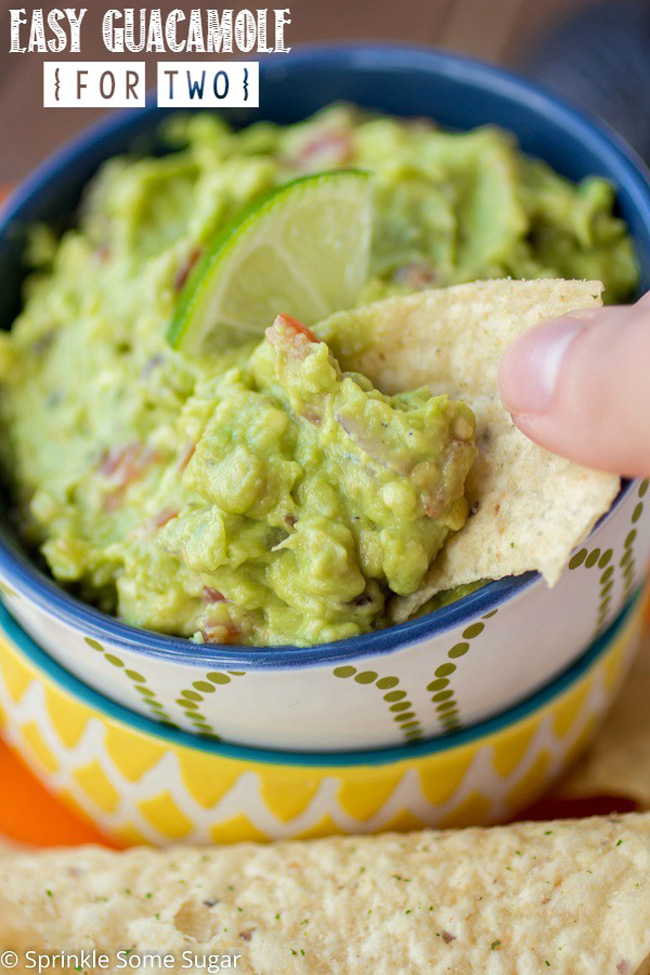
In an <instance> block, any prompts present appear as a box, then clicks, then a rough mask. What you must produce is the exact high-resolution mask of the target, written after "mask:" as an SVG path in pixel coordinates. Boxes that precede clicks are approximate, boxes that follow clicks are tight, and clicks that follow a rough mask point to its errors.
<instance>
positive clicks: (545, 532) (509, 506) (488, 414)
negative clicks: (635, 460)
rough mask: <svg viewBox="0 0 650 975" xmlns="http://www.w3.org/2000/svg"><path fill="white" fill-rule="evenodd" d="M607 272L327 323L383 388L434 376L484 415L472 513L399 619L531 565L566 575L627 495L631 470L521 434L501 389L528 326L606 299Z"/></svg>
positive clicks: (397, 306)
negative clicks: (575, 553) (460, 589)
mask: <svg viewBox="0 0 650 975" xmlns="http://www.w3.org/2000/svg"><path fill="white" fill-rule="evenodd" d="M601 291H602V285H601V284H600V283H599V282H597V281H563V280H541V281H510V280H495V281H479V282H476V283H472V284H464V285H459V286H458V287H453V288H446V289H440V290H435V291H423V292H420V293H418V294H415V295H409V296H408V297H405V298H399V297H398V298H389V299H387V300H384V301H381V302H377V303H376V304H373V305H368V306H366V307H365V308H360V309H357V310H354V311H351V312H340V313H339V314H337V315H334V316H333V317H332V318H330V319H328V321H327V322H324V323H323V324H322V325H321V326H319V328H318V333H319V335H321V336H322V337H323V338H325V339H326V341H328V342H329V343H330V344H331V345H332V347H333V350H334V352H335V354H336V355H338V357H339V359H340V361H341V364H342V366H343V368H344V369H350V370H357V371H359V372H362V373H364V374H365V375H367V376H368V377H369V378H370V379H371V380H372V381H373V383H374V384H375V385H376V386H377V387H378V388H379V389H381V390H382V391H383V392H387V393H395V392H398V391H399V390H404V389H414V388H416V387H418V386H423V385H427V386H429V387H430V388H431V389H432V391H433V392H435V393H443V392H445V393H448V394H449V396H450V397H451V398H453V399H462V400H464V401H465V402H466V403H467V404H468V406H470V407H471V408H472V410H473V411H474V414H475V416H476V438H477V445H478V448H479V457H478V459H477V461H476V463H475V464H474V467H473V469H472V471H471V472H470V475H469V478H468V481H467V496H468V500H469V502H470V505H471V510H472V512H473V513H472V514H471V515H470V518H469V519H468V521H467V524H466V525H465V527H464V528H463V529H461V531H460V532H458V534H456V535H454V536H453V537H452V538H450V539H449V541H448V542H447V544H446V546H445V549H444V551H443V554H442V555H441V556H440V557H439V558H438V559H437V560H436V562H435V563H434V565H433V566H432V567H431V569H430V571H429V573H428V575H427V577H426V579H425V582H424V584H423V586H422V588H421V589H420V590H419V591H418V592H417V593H415V594H413V595H411V596H406V597H400V598H396V599H395V600H394V602H393V607H392V612H391V615H392V617H393V619H394V620H395V621H399V620H403V619H406V618H407V617H409V616H411V615H412V614H413V613H414V612H415V611H416V610H417V609H418V608H419V607H420V606H422V605H423V603H425V602H426V601H427V600H428V599H429V598H430V597H431V596H433V595H434V594H435V593H437V592H440V591H441V590H445V589H453V588H454V587H455V586H459V585H463V584H465V583H469V582H475V581H476V580H477V579H500V578H502V577H504V576H509V575H520V574H521V573H524V572H527V571H528V570H530V569H537V570H538V571H539V572H541V573H542V575H543V576H544V578H545V579H546V581H547V583H548V584H549V586H553V585H555V583H556V582H557V581H558V579H559V577H560V575H561V574H562V571H563V569H564V568H565V566H566V564H567V562H568V560H569V557H570V555H571V552H572V550H573V549H574V548H575V546H576V545H578V544H579V543H580V542H581V541H582V540H583V539H584V538H585V537H586V536H587V535H588V534H589V532H590V531H591V529H592V528H593V526H594V525H595V523H596V521H597V520H598V518H599V517H600V516H601V515H602V514H604V513H605V512H606V511H607V510H608V509H609V507H610V505H611V503H612V501H613V500H614V498H615V497H616V495H617V493H618V491H619V487H620V479H619V478H618V477H617V476H616V475H614V474H606V473H602V472H596V471H592V470H589V469H587V468H585V467H582V466H580V465H578V464H574V463H572V462H571V461H568V460H565V459H564V458H562V457H558V456H556V455H555V454H552V453H549V452H548V451H546V450H544V449H543V448H542V447H538V446H537V445H536V444H534V443H533V442H532V441H531V440H529V439H528V438H527V437H525V436H524V435H523V433H521V432H520V431H519V430H518V429H517V427H516V426H515V425H514V423H513V422H512V419H511V417H510V415H509V414H508V413H507V412H506V411H505V410H504V408H503V406H502V405H501V400H500V399H499V393H498V389H497V370H498V365H499V360H500V358H501V355H502V354H503V352H504V350H505V349H506V347H507V346H508V345H509V344H510V343H511V342H512V341H513V340H514V339H515V338H516V337H517V336H518V335H520V334H521V333H522V332H524V331H525V330H526V329H527V328H531V327H532V326H533V325H536V324H538V323H539V322H541V321H543V320H544V319H547V318H556V317H558V316H560V315H565V314H567V312H570V311H572V310H573V311H575V310H577V309H579V308H587V307H589V306H592V305H598V304H600V303H601V302H600V293H601Z"/></svg>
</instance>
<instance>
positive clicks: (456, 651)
mask: <svg viewBox="0 0 650 975" xmlns="http://www.w3.org/2000/svg"><path fill="white" fill-rule="evenodd" d="M498 612H499V610H498V608H497V609H493V610H491V611H490V612H489V613H485V615H484V616H482V617H481V620H482V621H485V620H489V619H492V618H493V617H494V616H496V614H497V613H498ZM484 629H485V622H476V623H470V625H469V626H467V627H465V629H464V630H463V632H462V638H463V639H462V642H459V643H455V644H454V645H453V646H452V647H450V649H449V650H448V651H447V657H448V658H449V660H458V658H459V657H464V656H465V654H466V653H469V650H470V644H471V641H472V640H475V639H476V638H477V637H478V636H480V635H481V633H482V632H483V630H484ZM456 669H457V664H455V663H444V664H440V665H439V666H438V667H436V669H435V671H434V675H435V680H432V681H431V682H430V683H429V684H427V691H428V692H429V693H430V694H431V703H432V704H433V705H434V707H435V711H436V717H437V719H438V721H439V723H440V724H441V725H442V728H443V730H444V732H445V734H449V733H450V732H452V731H457V730H458V729H459V728H460V727H461V725H462V722H461V718H460V711H459V708H458V702H457V700H456V692H455V691H454V689H453V686H452V674H454V673H455V671H456Z"/></svg>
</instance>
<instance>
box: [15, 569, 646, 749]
mask: <svg viewBox="0 0 650 975" xmlns="http://www.w3.org/2000/svg"><path fill="white" fill-rule="evenodd" d="M642 594H643V587H641V588H639V589H637V590H636V592H635V593H634V594H633V596H632V597H631V598H630V600H629V601H628V603H627V604H626V606H625V607H624V609H623V611H622V612H621V613H620V614H619V615H618V616H617V618H616V619H615V620H614V622H613V623H612V624H611V625H610V626H609V627H608V628H607V629H606V630H605V631H604V633H602V634H601V635H600V636H599V637H598V638H597V639H596V640H595V641H594V642H593V643H592V644H591V646H590V647H589V649H588V650H587V651H586V653H584V654H583V655H582V656H581V657H580V658H579V659H578V660H576V661H575V662H574V663H573V664H571V666H570V667H568V668H567V669H566V670H565V671H563V673H562V674H560V675H559V676H558V677H555V678H554V679H553V680H552V681H551V682H550V683H548V684H546V685H545V686H544V687H543V688H541V690H538V691H536V692H535V693H534V694H532V695H531V696H530V697H529V698H527V699H526V700H525V701H522V702H520V703H519V704H516V705H515V706H514V707H512V708H509V709H508V710H506V711H503V712H502V713H501V714H498V715H496V716H495V717H492V718H488V719H487V720H486V721H482V722H480V723H479V724H475V725H472V726H471V727H469V728H466V729H464V730H463V731H458V732H454V733H453V734H451V735H448V736H443V737H439V738H434V739H430V740H427V741H424V742H418V743H415V744H412V743H409V744H404V745H397V746H394V747H392V748H377V749H367V750H361V751H349V752H318V751H314V752H291V751H281V750H276V749H265V748H259V747H249V746H246V745H231V744H228V743H225V742H214V741H208V740H206V739H204V738H200V737H198V736H194V735H191V734H189V732H187V731H180V730H175V729H169V728H165V727H163V726H162V725H160V724H159V723H158V722H156V721H153V720H151V718H146V717H144V716H143V715H140V714H136V713H135V712H133V711H129V710H128V708H125V707H123V706H122V705H121V704H116V703H115V701H112V700H109V699H108V698H106V697H104V696H103V695H102V694H100V693H99V692H98V691H96V690H95V689H94V688H92V687H89V686H88V685H87V684H84V683H83V682H82V681H80V680H79V678H78V677H75V676H73V675H72V674H71V673H69V672H68V671H67V670H64V668H63V667H61V665H60V664H58V663H57V662H56V661H55V660H53V659H52V658H51V657H49V656H48V655H47V654H46V653H45V651H44V650H41V648H40V647H39V646H38V645H37V644H36V643H34V641H33V640H32V638H31V637H30V636H29V635H28V634H27V633H26V632H25V631H24V630H23V629H22V627H21V626H20V625H19V624H18V623H17V622H16V620H14V618H13V617H12V616H10V614H9V613H8V612H7V610H6V609H4V607H2V606H0V634H3V635H4V636H5V637H6V638H8V639H9V641H10V642H11V643H12V644H13V645H14V646H15V647H17V648H18V649H19V650H20V652H21V653H22V654H23V656H25V657H26V658H27V659H28V660H29V662H30V663H31V664H32V665H33V666H34V667H36V669H37V670H39V671H41V672H42V673H44V674H45V675H46V677H48V678H49V679H50V680H52V681H53V682H54V683H55V684H56V685H57V686H58V687H59V688H60V689H62V690H63V691H65V692H66V693H68V694H70V695H71V696H72V697H74V698H75V700H79V701H81V702H82V703H83V704H85V705H87V706H89V707H90V708H92V709H93V710H95V711H99V712H100V713H101V714H102V716H104V717H106V718H107V719H109V720H111V721H115V722H117V723H118V724H121V725H124V726H126V727H127V728H128V729H129V730H132V731H136V732H140V733H142V734H145V735H150V736H153V737H155V738H159V739H161V740H163V741H166V742H168V743H169V744H172V745H176V746H177V747H181V748H190V749H193V750H195V751H200V752H204V753H208V754H212V755H218V756H220V757H222V758H229V759H233V760H236V761H240V762H257V763H260V764H265V765H284V766H294V767H295V766H304V767H308V768H349V767H351V766H380V765H393V764H397V763H399V762H406V761H412V760H416V759H419V758H423V757H425V756H428V755H436V754H439V753H442V752H451V751H453V750H454V749H457V748H462V747H464V746H465V745H470V744H473V743H475V742H477V741H479V740H481V739H487V738H489V737H491V736H493V735H495V734H497V733H499V732H503V731H505V730H506V729H507V728H510V727H513V726H514V725H517V724H519V723H521V722H523V721H525V720H527V719H528V718H530V717H532V716H533V715H534V714H536V713H537V712H538V711H540V710H542V709H543V708H544V707H546V706H547V705H548V704H550V703H551V702H552V701H553V700H555V699H556V698H559V697H560V696H561V695H562V694H564V693H565V692H566V691H568V690H569V689H570V688H571V687H572V686H573V685H574V684H576V683H577V682H578V681H579V680H580V679H581V678H582V677H584V676H585V675H586V674H588V673H589V671H590V670H591V669H592V668H593V667H594V666H595V665H596V663H597V662H598V660H600V658H601V657H603V656H604V655H605V654H606V653H607V651H608V650H609V649H610V647H611V646H612V644H613V643H614V642H615V641H616V640H617V639H618V637H619V636H620V635H621V633H622V632H623V630H624V628H625V625H626V624H627V623H628V622H629V621H630V619H631V618H632V615H633V613H634V612H635V611H636V610H637V609H638V608H639V604H640V603H641V601H642Z"/></svg>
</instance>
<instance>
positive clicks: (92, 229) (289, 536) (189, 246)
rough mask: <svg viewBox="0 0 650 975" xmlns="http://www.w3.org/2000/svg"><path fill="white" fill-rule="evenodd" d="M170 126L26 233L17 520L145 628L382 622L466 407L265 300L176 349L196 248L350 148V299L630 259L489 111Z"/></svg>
mask: <svg viewBox="0 0 650 975" xmlns="http://www.w3.org/2000/svg"><path fill="white" fill-rule="evenodd" d="M166 137H167V139H168V141H169V143H170V147H171V148H172V149H175V151H172V152H170V153H169V154H168V155H166V156H163V157H160V158H152V157H146V158H140V159H136V158H119V159H114V160H111V161H110V162H109V163H107V164H106V165H105V166H104V167H103V168H102V169H101V170H100V172H99V173H98V175H97V176H96V177H95V179H94V180H93V181H92V183H91V184H90V187H89V189H88V191H87V194H86V197H85V199H84V202H83V205H82V207H81V212H80V217H79V225H78V227H77V229H74V230H71V231H69V232H67V233H66V234H65V235H64V236H63V238H62V239H61V240H60V241H56V240H54V239H53V238H52V237H51V235H50V234H49V233H48V232H47V231H45V230H41V231H39V232H38V233H35V234H34V240H33V246H32V258H33V261H34V264H35V265H36V270H35V271H34V273H33V274H32V275H31V276H30V278H29V279H28V282H27V287H26V296H25V305H24V310H23V312H22V313H21V315H20V316H19V318H18V319H17V321H16V322H15V324H14V327H13V329H12V331H11V333H9V334H8V335H6V336H2V342H1V344H0V378H1V381H2V385H1V398H0V415H1V420H2V426H1V429H0V449H1V450H2V455H3V459H4V466H5V469H6V470H7V471H9V472H10V473H11V478H12V487H13V491H14V495H15V500H16V510H17V512H18V514H17V519H18V524H19V529H20V531H21V533H22V534H23V536H24V537H25V538H26V539H27V540H28V542H30V543H31V544H32V545H34V546H36V547H38V548H39V549H40V551H41V552H42V554H43V556H44V558H45V560H46V562H47V565H48V566H49V568H50V570H51V571H52V573H53V575H54V576H55V578H57V579H59V580H60V581H62V582H63V583H65V584H67V585H69V586H71V587H72V588H73V590H74V591H75V592H77V593H78V594H80V595H81V596H82V598H85V599H87V600H89V601H91V602H93V603H94V604H96V605H98V606H99V607H100V608H102V609H104V610H106V611H108V612H114V613H117V614H118V615H119V616H120V617H121V618H123V619H125V620H126V621H128V622H130V623H133V624H136V625H139V626H143V627H147V628H150V629H153V630H158V631H161V632H166V633H173V634H178V635H181V636H187V637H193V638H194V639H196V640H199V641H201V640H205V641H215V642H220V643H223V642H226V643H228V642H230V643H250V644H258V645H278V644H282V643H295V644H312V643H316V642H322V641H323V642H324V641H330V640H335V639H340V638H344V637H349V636H353V635H356V634H359V633H363V632H367V631H369V630H372V629H375V628H377V627H379V626H382V625H386V616H385V612H384V608H385V604H386V600H387V598H388V597H389V596H390V594H392V593H396V594H399V595H407V594H410V593H413V592H415V591H416V590H417V589H418V587H419V586H420V584H421V582H422V579H423V577H424V575H425V573H426V572H427V569H428V568H429V566H430V565H431V563H432V562H433V561H434V560H435V559H436V557H437V555H438V553H439V552H440V550H441V548H442V547H443V546H444V543H445V540H446V539H447V538H448V536H449V535H450V533H452V532H455V531H458V530H459V529H461V528H462V526H463V524H464V522H465V519H466V517H467V503H466V500H465V497H464V488H465V480H466V477H467V474H468V472H469V469H470V467H471V465H472V463H473V460H474V457H475V453H476V449H475V446H474V439H473V437H474V421H473V417H472V414H471V411H470V410H469V409H468V408H467V407H466V406H464V405H463V404H462V403H459V402H453V401H451V400H449V399H448V398H447V397H445V396H433V395H432V394H431V393H430V392H429V391H428V390H426V389H418V390H406V391H404V392H402V393H400V394H398V395H394V396H386V395H383V394H382V393H381V392H379V391H378V390H376V389H374V388H373V387H372V385H371V383H370V382H369V381H368V380H367V379H366V378H365V377H363V376H361V375H359V374H356V373H345V372H342V371H341V369H340V367H339V365H338V363H337V362H336V360H335V358H334V357H333V355H332V353H331V351H330V349H329V348H328V346H327V345H326V344H325V343H324V342H322V341H318V337H317V335H314V334H312V333H311V332H309V330H307V329H304V328H303V327H302V326H300V325H299V323H295V322H293V321H292V320H291V319H288V318H287V317H286V316H283V315H281V314H280V315H279V317H278V319H276V322H275V323H274V324H273V323H271V322H269V323H263V324H268V326H269V327H268V328H267V332H266V336H265V338H264V340H263V341H262V342H261V343H260V344H259V345H258V346H256V347H247V348H244V349H240V350H237V351H236V352H229V353H225V354H221V355H219V356H213V357H210V358H206V359H205V360H201V361H197V360H196V359H192V358H190V357H188V356H184V355H182V354H180V353H179V352H175V351H173V350H172V349H171V348H170V347H169V346H168V345H167V343H166V341H165V333H166V330H167V326H168V324H169V322H170V320H171V318H172V316H173V314H174V310H175V307H176V305H177V302H178V297H179V293H180V292H181V290H182V288H183V285H184V283H185V282H186V280H187V277H188V275H189V273H190V271H191V269H192V266H193V265H194V264H195V262H196V260H197V259H198V257H199V256H200V253H201V249H202V247H203V246H204V245H205V244H206V242H207V241H208V240H210V239H211V238H212V237H213V235H214V234H215V232H216V231H218V230H219V228H220V227H222V226H223V225H224V224H225V223H226V222H227V221H228V220H230V219H231V218H232V217H233V216H235V215H236V214H237V213H238V212H239V211H240V210H241V209H242V207H243V206H245V205H246V204H248V203H249V202H251V201H252V200H254V199H255V198H256V197H258V196H259V195H260V194H262V193H264V192H266V191H268V190H269V189H270V188H272V187H274V186H276V185H278V184H281V183H283V182H285V181H287V180H288V179H292V178H294V177H295V176H297V175H300V174H302V173H306V172H310V171H320V170H325V169H328V168H329V169H332V168H341V167H345V166H350V165H354V166H359V167H362V168H365V169H368V170H370V171H371V172H372V173H373V180H374V195H375V213H376V217H375V227H374V237H373V247H372V255H371V269H370V276H369V279H368V281H367V283H366V285H365V287H364V289H363V292H362V294H361V295H360V296H359V303H360V304H365V303H367V302H368V301H369V300H373V299H375V298H381V297H384V296H388V295H391V294H400V293H408V292H411V291H414V290H417V289H421V288H426V287H431V286H439V285H448V284H453V283H459V282H463V281H468V280H473V279H475V278H486V277H503V276H513V277H527V278H531V277H547V276H564V277H591V278H600V279H602V280H603V281H604V282H605V285H606V289H607V291H606V295H607V298H608V299H610V300H614V299H621V298H625V297H628V296H629V295H630V294H631V292H632V291H633V289H634V286H635V284H636V273H637V272H636V264H635V258H634V253H633V249H632V244H631V241H630V239H629V236H628V235H627V232H626V228H625V226H624V224H623V223H622V222H621V221H620V220H619V219H618V218H616V217H615V216H614V215H613V211H612V208H613V204H614V199H613V192H612V189H611V187H610V186H609V185H608V184H606V183H604V182H603V181H601V180H597V179H590V180H586V181H584V182H583V183H582V184H580V185H579V186H575V185H573V184H571V183H569V182H567V181H566V180H564V179H562V178H561V177H559V176H557V175H556V174H555V173H553V172H552V171H551V170H550V169H549V168H548V167H547V166H545V165H544V164H543V163H541V162H538V161H535V160H531V159H528V158H527V157H525V156H523V155H522V154H521V152H520V151H519V150H518V149H517V147H516V146H515V144H514V142H513V140H512V139H511V138H510V137H509V136H508V135H507V134H505V133H503V132H500V131H497V130H495V129H489V128H486V129H480V130H477V131H475V132H470V133H467V134H450V133H446V132H441V131H439V130H438V129H436V128H435V127H434V126H433V125H432V124H431V123H428V122H423V121H419V120H418V121H398V120H396V119H391V118H377V117H371V118H368V117H364V116H361V115H359V114H358V113H356V112H355V111H354V110H352V109H349V108H345V107H334V108H332V109H330V110H328V111H326V112H325V113H322V114H320V115H319V116H316V117H315V118H313V119H311V120H309V121H307V122H304V123H301V124H299V125H294V126H287V127H280V126H276V125H271V124H269V123H258V124H255V125H253V126H251V127H250V128H248V129H245V130H243V131H241V132H233V131H231V130H229V129H228V128H227V127H226V126H225V125H224V124H223V123H222V122H221V121H220V120H219V119H218V118H217V117H216V116H213V115H209V114H207V113H205V114H204V113H199V114H196V115H194V116H192V117H191V118H190V119H187V120H184V121H175V122H174V123H173V124H172V125H171V126H170V127H168V129H167V132H166ZM278 312H279V313H280V312H282V309H278ZM317 331H318V330H317V329H316V332H317Z"/></svg>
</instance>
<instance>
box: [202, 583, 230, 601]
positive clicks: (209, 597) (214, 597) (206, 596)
mask: <svg viewBox="0 0 650 975" xmlns="http://www.w3.org/2000/svg"><path fill="white" fill-rule="evenodd" d="M201 595H202V596H203V600H204V602H206V603H222V602H223V601H224V599H225V598H226V597H225V596H224V594H223V593H222V592H219V590H218V589H213V588H212V586H204V587H203V592H202V593H201Z"/></svg>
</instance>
